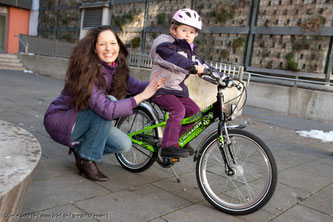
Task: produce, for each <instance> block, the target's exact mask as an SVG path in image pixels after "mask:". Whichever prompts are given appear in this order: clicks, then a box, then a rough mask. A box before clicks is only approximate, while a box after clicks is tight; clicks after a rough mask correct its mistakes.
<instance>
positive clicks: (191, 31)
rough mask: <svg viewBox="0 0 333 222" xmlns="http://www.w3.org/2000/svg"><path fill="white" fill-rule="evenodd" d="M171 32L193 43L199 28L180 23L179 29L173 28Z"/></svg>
mask: <svg viewBox="0 0 333 222" xmlns="http://www.w3.org/2000/svg"><path fill="white" fill-rule="evenodd" d="M171 32H172V34H173V35H174V36H176V37H177V38H178V39H186V41H187V42H188V43H189V44H191V43H193V40H194V38H195V37H196V36H197V30H196V29H195V28H193V27H191V26H188V25H180V26H178V27H177V29H172V30H171Z"/></svg>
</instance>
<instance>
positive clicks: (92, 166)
mask: <svg viewBox="0 0 333 222" xmlns="http://www.w3.org/2000/svg"><path fill="white" fill-rule="evenodd" d="M76 166H77V167H78V170H79V173H80V175H81V174H82V173H84V174H85V175H86V177H87V178H88V179H89V180H92V181H100V182H104V181H107V180H108V177H107V176H105V175H104V174H103V173H102V172H101V171H100V170H99V169H98V167H97V165H96V163H95V162H94V161H91V160H86V159H83V158H81V157H79V158H78V164H77V165H76Z"/></svg>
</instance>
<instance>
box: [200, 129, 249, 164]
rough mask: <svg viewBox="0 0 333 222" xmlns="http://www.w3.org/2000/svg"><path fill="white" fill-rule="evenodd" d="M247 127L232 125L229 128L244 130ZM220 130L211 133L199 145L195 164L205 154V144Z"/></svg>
mask: <svg viewBox="0 0 333 222" xmlns="http://www.w3.org/2000/svg"><path fill="white" fill-rule="evenodd" d="M245 127H246V126H244V125H230V126H227V128H228V129H244V128H245ZM217 131H218V129H214V130H212V131H210V132H209V133H208V134H207V136H205V137H204V138H203V139H202V140H201V142H200V144H199V145H198V150H197V152H196V153H195V155H194V157H193V162H195V161H197V160H198V157H199V156H201V154H202V152H203V148H202V146H203V144H204V143H205V142H206V141H207V140H208V139H209V138H210V137H211V136H213V135H214V134H215V133H217Z"/></svg>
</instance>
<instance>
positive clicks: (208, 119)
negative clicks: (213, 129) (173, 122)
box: [128, 101, 222, 152]
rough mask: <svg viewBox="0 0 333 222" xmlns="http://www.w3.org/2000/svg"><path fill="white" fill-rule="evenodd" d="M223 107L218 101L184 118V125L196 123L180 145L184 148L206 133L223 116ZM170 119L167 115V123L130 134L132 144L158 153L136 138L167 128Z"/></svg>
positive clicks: (152, 147)
mask: <svg viewBox="0 0 333 222" xmlns="http://www.w3.org/2000/svg"><path fill="white" fill-rule="evenodd" d="M221 110H222V107H221V106H220V105H219V104H218V101H216V102H215V103H213V104H211V105H209V106H208V107H206V108H205V109H203V110H202V111H200V112H199V113H197V114H195V115H193V116H190V117H187V118H184V119H183V120H182V122H181V124H182V125H185V124H190V123H193V122H195V124H194V125H193V126H192V127H191V128H190V129H189V130H188V131H187V132H186V133H184V134H183V135H182V136H181V137H180V138H179V140H178V141H179V145H180V146H182V147H183V146H184V145H186V144H187V143H189V142H190V141H191V140H193V139H194V138H196V137H197V136H198V135H199V134H200V133H201V132H202V131H204V130H205V129H206V128H207V127H208V126H210V125H211V124H212V123H214V122H215V120H216V119H217V118H219V116H220V115H221ZM167 119H168V114H166V115H165V121H163V122H160V123H158V124H155V125H151V126H146V127H145V128H143V129H142V130H139V131H136V132H132V133H130V134H128V136H129V137H130V138H131V140H132V142H133V143H135V144H138V145H140V146H142V147H145V148H146V149H148V150H150V151H151V152H156V148H155V147H154V146H152V145H151V144H148V143H146V142H144V141H142V140H137V139H136V138H135V136H137V135H140V134H145V135H149V134H151V132H152V131H153V130H154V129H155V128H157V127H165V125H166V121H167Z"/></svg>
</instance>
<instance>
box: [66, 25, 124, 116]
mask: <svg viewBox="0 0 333 222" xmlns="http://www.w3.org/2000/svg"><path fill="white" fill-rule="evenodd" d="M106 30H109V31H111V32H113V34H114V35H115V36H116V39H117V41H118V44H119V48H120V49H119V55H118V58H117V59H116V63H117V65H118V66H117V69H116V72H115V74H114V75H113V77H112V84H111V87H109V86H106V81H105V79H104V76H103V73H102V65H101V60H100V59H99V58H98V56H97V54H96V52H95V48H96V42H97V38H98V36H99V34H100V33H101V32H103V31H106ZM127 56H128V51H127V49H126V47H125V45H124V43H123V42H122V41H121V40H120V39H119V37H118V35H117V34H116V33H115V32H114V31H113V30H112V28H111V27H110V26H100V27H98V28H93V29H90V30H89V31H88V34H87V35H86V36H85V37H84V38H83V39H81V40H80V41H79V42H78V43H77V44H76V46H75V47H74V48H73V51H72V54H71V57H70V59H69V65H68V69H67V72H66V81H65V88H64V90H65V92H67V93H68V94H70V99H69V104H70V105H73V106H74V108H75V110H82V109H87V108H89V102H90V97H91V93H92V90H93V86H94V85H96V86H97V87H98V88H99V89H100V90H102V91H103V92H104V93H105V94H111V95H113V96H114V97H116V98H117V99H120V98H122V97H123V96H124V95H125V94H126V91H127V87H128V85H127V82H128V79H129V67H128V65H127V62H126V59H127Z"/></svg>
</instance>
